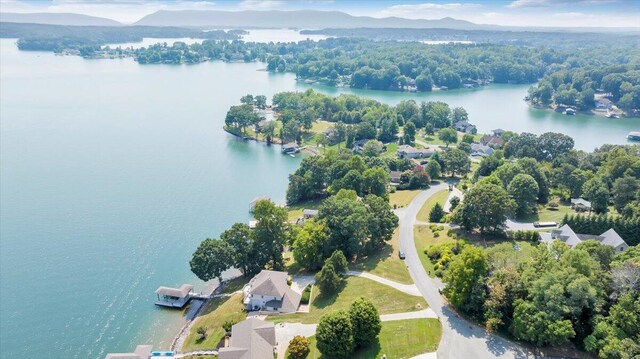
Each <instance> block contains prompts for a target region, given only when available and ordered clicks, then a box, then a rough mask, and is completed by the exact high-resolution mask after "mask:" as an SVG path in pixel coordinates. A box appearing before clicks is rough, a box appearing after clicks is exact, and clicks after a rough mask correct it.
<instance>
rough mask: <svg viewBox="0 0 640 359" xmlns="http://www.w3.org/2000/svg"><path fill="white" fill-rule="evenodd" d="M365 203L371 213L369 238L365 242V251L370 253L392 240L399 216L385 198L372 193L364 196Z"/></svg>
mask: <svg viewBox="0 0 640 359" xmlns="http://www.w3.org/2000/svg"><path fill="white" fill-rule="evenodd" d="M364 205H365V206H366V208H367V212H368V214H369V216H368V218H369V220H368V227H369V228H368V229H369V240H368V241H367V242H366V243H365V246H364V253H365V254H370V253H374V251H375V250H376V249H378V248H381V247H382V246H384V244H385V243H386V242H388V241H390V240H391V238H392V237H393V232H394V231H395V229H396V227H398V217H397V216H396V215H395V213H393V209H392V208H391V205H390V204H389V201H388V200H387V199H385V198H382V197H378V196H376V195H371V194H370V195H367V196H366V197H365V198H364Z"/></svg>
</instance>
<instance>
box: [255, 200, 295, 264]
mask: <svg viewBox="0 0 640 359" xmlns="http://www.w3.org/2000/svg"><path fill="white" fill-rule="evenodd" d="M253 215H254V217H255V218H256V221H258V223H257V224H256V228H255V229H254V235H255V237H254V238H255V242H256V248H258V251H259V252H260V253H262V254H264V255H265V256H266V257H267V258H268V259H269V261H270V264H271V266H272V267H273V268H274V269H281V268H284V260H283V258H282V251H283V250H284V244H285V243H286V242H287V239H288V228H287V218H288V215H287V210H286V209H284V208H282V207H278V206H276V204H275V203H273V202H271V201H270V200H261V201H258V203H256V205H255V208H254V210H253Z"/></svg>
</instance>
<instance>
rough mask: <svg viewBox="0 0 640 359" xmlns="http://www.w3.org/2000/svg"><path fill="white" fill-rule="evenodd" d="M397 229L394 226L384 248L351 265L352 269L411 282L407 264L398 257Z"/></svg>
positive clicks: (398, 241) (402, 281) (399, 281)
mask: <svg viewBox="0 0 640 359" xmlns="http://www.w3.org/2000/svg"><path fill="white" fill-rule="evenodd" d="M398 231H399V230H398V229H397V228H396V230H395V232H393V237H392V238H391V240H390V241H389V243H388V244H387V245H386V246H385V248H383V249H381V250H380V251H379V252H378V253H377V254H376V255H373V256H370V257H367V258H364V260H361V261H360V263H357V264H354V265H352V266H351V268H352V269H355V270H361V271H364V272H370V273H373V274H375V275H378V276H380V277H384V278H387V279H390V280H392V281H396V282H398V283H404V284H412V283H413V280H412V279H411V276H410V275H409V271H408V270H407V266H406V264H405V263H404V261H403V260H402V259H400V257H398V251H399V250H400V237H399V232H398Z"/></svg>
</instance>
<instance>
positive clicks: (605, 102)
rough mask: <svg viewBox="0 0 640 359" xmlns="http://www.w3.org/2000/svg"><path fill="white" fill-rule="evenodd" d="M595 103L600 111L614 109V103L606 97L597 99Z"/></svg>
mask: <svg viewBox="0 0 640 359" xmlns="http://www.w3.org/2000/svg"><path fill="white" fill-rule="evenodd" d="M595 102H596V109H598V110H611V109H612V108H613V102H611V100H609V99H608V98H606V97H600V98H597V99H596V100H595Z"/></svg>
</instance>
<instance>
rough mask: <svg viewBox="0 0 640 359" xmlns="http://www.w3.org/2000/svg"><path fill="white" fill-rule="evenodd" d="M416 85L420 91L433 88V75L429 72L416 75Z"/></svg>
mask: <svg viewBox="0 0 640 359" xmlns="http://www.w3.org/2000/svg"><path fill="white" fill-rule="evenodd" d="M416 87H417V88H418V91H431V90H432V88H433V80H432V79H431V75H429V73H427V72H423V73H421V74H420V75H418V77H416Z"/></svg>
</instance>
